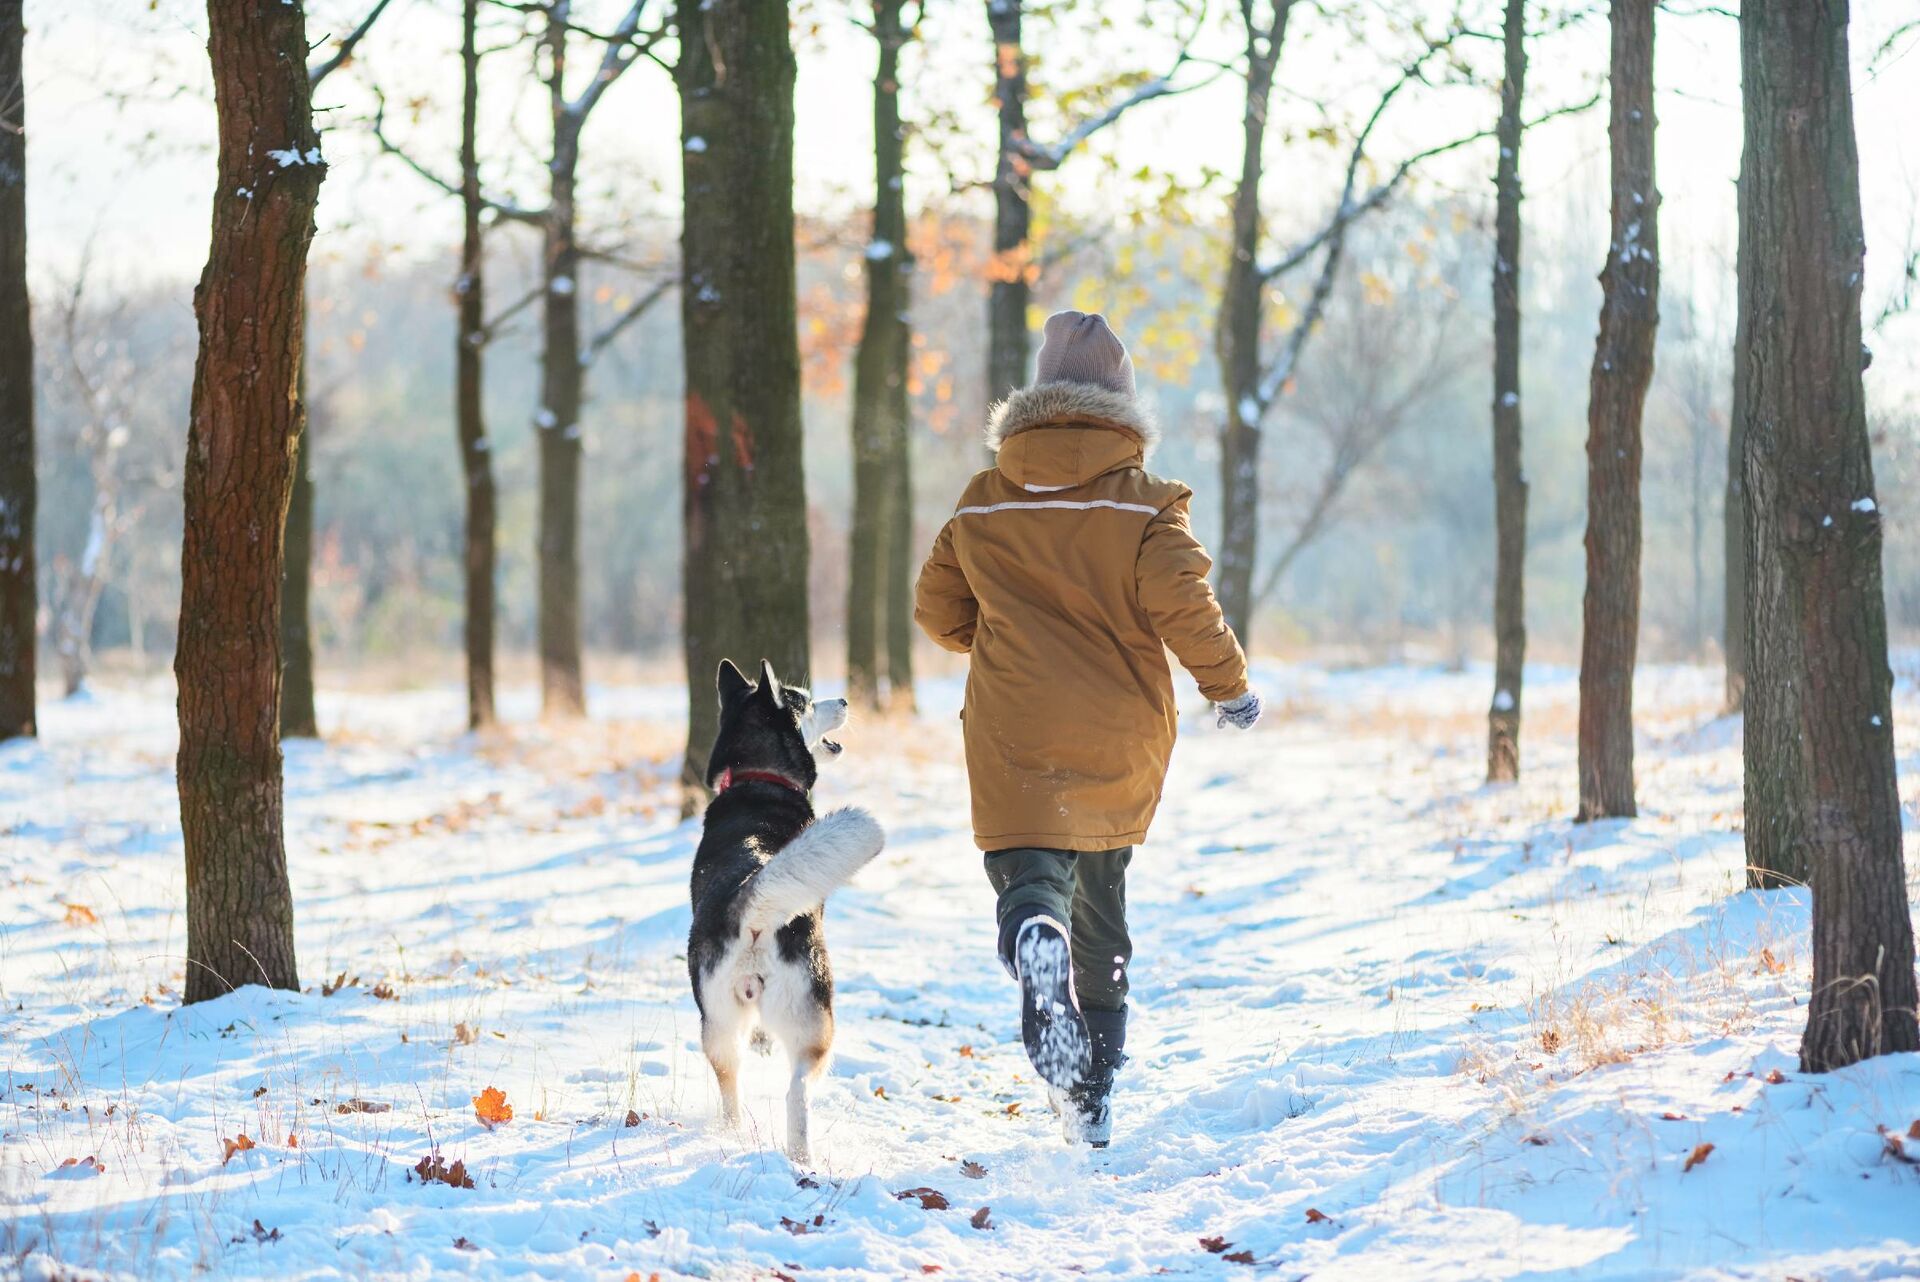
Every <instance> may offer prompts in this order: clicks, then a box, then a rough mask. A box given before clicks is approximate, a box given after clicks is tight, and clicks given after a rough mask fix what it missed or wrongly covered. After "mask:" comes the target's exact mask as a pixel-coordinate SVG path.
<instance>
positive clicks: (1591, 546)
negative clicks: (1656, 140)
mask: <svg viewBox="0 0 1920 1282" xmlns="http://www.w3.org/2000/svg"><path fill="white" fill-rule="evenodd" d="M1654 8H1655V4H1654V0H1613V5H1612V30H1613V60H1612V73H1611V96H1612V105H1611V119H1610V120H1609V123H1608V126H1607V134H1608V138H1609V140H1610V143H1611V150H1612V161H1613V163H1612V176H1613V238H1612V242H1611V244H1610V245H1609V246H1608V249H1607V266H1606V270H1605V271H1603V272H1602V273H1601V274H1600V284H1601V289H1602V291H1603V298H1604V301H1603V302H1602V303H1601V305H1600V338H1599V342H1598V344H1597V345H1596V347H1595V350H1594V355H1593V377H1592V381H1591V383H1590V385H1589V390H1588V402H1587V591H1586V602H1585V612H1584V629H1583V631H1582V634H1581V644H1580V811H1579V819H1580V820H1581V821H1583V822H1584V821H1586V820H1590V819H1606V818H1615V817H1622V816H1629V815H1632V814H1634V813H1635V810H1634V796H1633V667H1634V656H1635V650H1636V648H1637V647H1638V644H1639V636H1640V417H1641V412H1642V410H1643V409H1644V408H1645V405H1646V398H1647V385H1648V384H1649V383H1650V382H1651V381H1652V379H1653V339H1654V330H1655V328H1656V326H1657V325H1658V324H1659V320H1660V248H1659V236H1658V214H1659V205H1660V196H1659V192H1658V190H1657V189H1656V188H1655V187H1654V181H1653V177H1654V176H1653V129H1654V119H1653V14H1654Z"/></svg>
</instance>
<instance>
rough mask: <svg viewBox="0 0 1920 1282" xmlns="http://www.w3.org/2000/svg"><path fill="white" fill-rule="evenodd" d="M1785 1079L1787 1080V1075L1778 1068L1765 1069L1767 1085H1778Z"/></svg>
mask: <svg viewBox="0 0 1920 1282" xmlns="http://www.w3.org/2000/svg"><path fill="white" fill-rule="evenodd" d="M1786 1080H1787V1075H1786V1074H1785V1073H1783V1072H1781V1071H1780V1070H1779V1069H1777V1068H1770V1069H1768V1070H1767V1085H1769V1086H1778V1085H1779V1084H1780V1083H1782V1082H1784V1081H1786Z"/></svg>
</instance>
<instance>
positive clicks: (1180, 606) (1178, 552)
mask: <svg viewBox="0 0 1920 1282" xmlns="http://www.w3.org/2000/svg"><path fill="white" fill-rule="evenodd" d="M1191 497H1192V495H1191V494H1182V495H1181V496H1180V497H1179V498H1178V499H1176V500H1174V501H1173V502H1172V503H1169V504H1168V505H1167V506H1166V507H1165V508H1163V509H1162V510H1161V512H1160V514H1159V515H1158V516H1156V517H1154V518H1153V519H1152V520H1151V521H1149V522H1147V531H1146V533H1145V535H1143V536H1142V537H1141V539H1140V556H1139V560H1138V562H1137V563H1136V568H1135V573H1136V575H1137V577H1138V586H1139V593H1140V605H1141V608H1142V609H1144V610H1145V611H1146V612H1147V617H1148V618H1149V619H1151V620H1152V621H1153V628H1154V631H1155V632H1157V633H1158V634H1159V636H1160V639H1161V640H1162V641H1163V642H1165V643H1166V646H1167V648H1168V649H1169V650H1171V651H1173V655H1174V657H1175V658H1176V659H1178V660H1180V664H1181V666H1182V667H1184V668H1186V670H1187V671H1188V672H1191V673H1192V674H1193V679H1194V680H1195V681H1198V682H1199V683H1200V693H1201V694H1203V695H1205V696H1206V697H1207V698H1209V699H1211V700H1212V701H1213V702H1215V703H1225V702H1227V701H1228V700H1230V699H1237V698H1239V697H1240V696H1241V695H1243V694H1245V693H1246V692H1247V656H1246V655H1245V654H1243V653H1242V652H1241V650H1240V641H1239V639H1238V638H1237V637H1235V636H1234V635H1233V629H1232V628H1230V627H1228V626H1227V621H1226V618H1225V616H1223V615H1222V614H1221V613H1220V603H1219V602H1218V601H1215V600H1214V599H1213V589H1212V588H1211V587H1210V586H1208V584H1207V573H1208V571H1210V570H1212V569H1213V558H1211V557H1209V556H1208V555H1207V552H1206V549H1205V548H1203V547H1201V546H1200V541H1199V540H1198V539H1196V538H1194V537H1193V527H1192V525H1191V524H1190V523H1189V522H1188V519H1187V501H1188V500H1189V499H1190V498H1191Z"/></svg>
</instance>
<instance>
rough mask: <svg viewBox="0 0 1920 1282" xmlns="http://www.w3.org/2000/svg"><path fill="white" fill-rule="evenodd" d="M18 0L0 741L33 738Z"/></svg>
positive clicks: (2, 454)
mask: <svg viewBox="0 0 1920 1282" xmlns="http://www.w3.org/2000/svg"><path fill="white" fill-rule="evenodd" d="M22 7H23V6H22V3H21V0H0V739H11V738H13V737H14V736H16V735H31V734H33V733H34V701H33V678H34V616H35V614H36V613H37V612H38V608H39V605H38V601H37V599H36V597H35V593H34V561H33V522H34V508H35V485H34V476H33V461H34V451H33V324H32V316H31V314H30V308H29V306H28V300H27V82H26V78H25V74H24V71H23V67H24V63H23V46H24V43H25V34H26V29H25V24H24V19H23V15H22Z"/></svg>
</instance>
